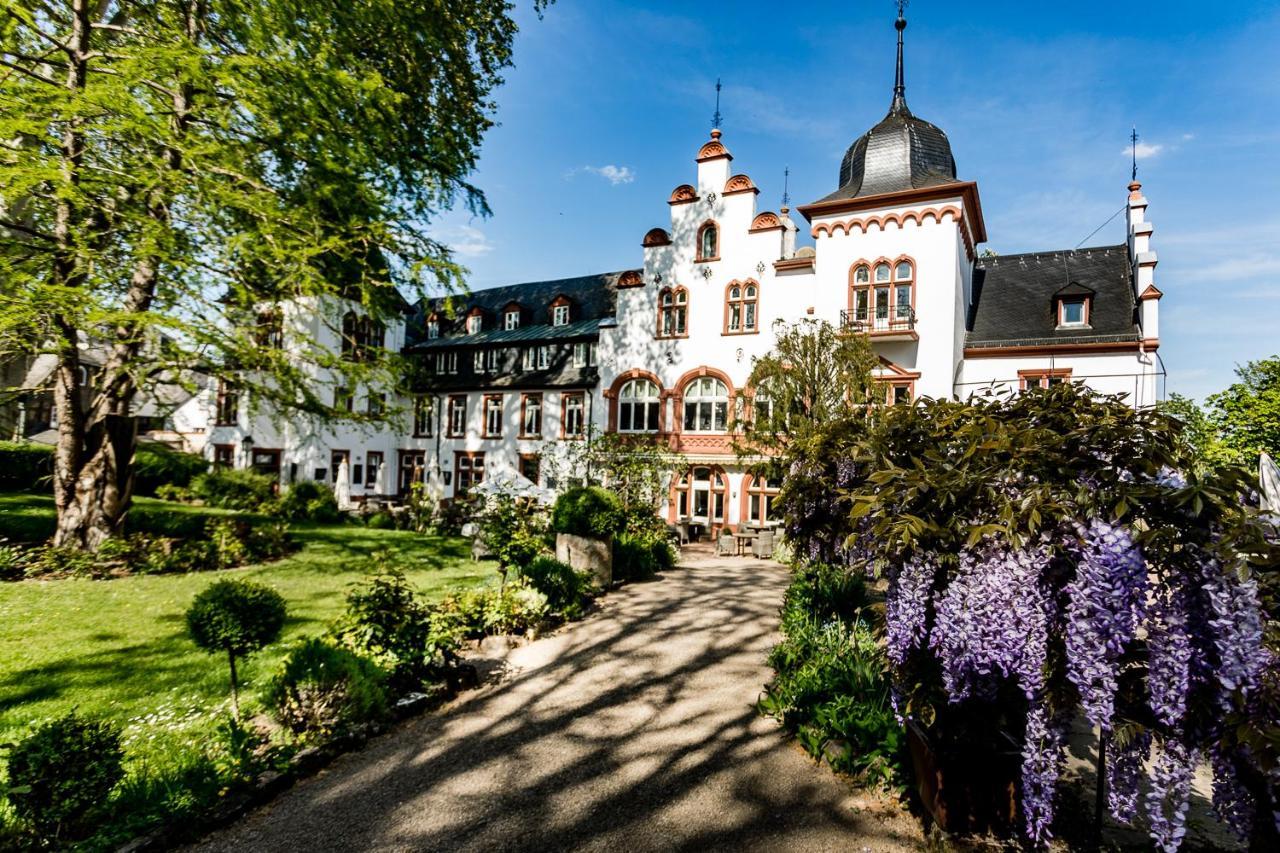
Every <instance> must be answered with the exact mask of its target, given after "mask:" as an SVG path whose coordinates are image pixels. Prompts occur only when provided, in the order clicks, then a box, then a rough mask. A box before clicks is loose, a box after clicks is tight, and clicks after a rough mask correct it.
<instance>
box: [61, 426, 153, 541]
mask: <svg viewBox="0 0 1280 853" xmlns="http://www.w3.org/2000/svg"><path fill="white" fill-rule="evenodd" d="M136 426H137V421H136V420H135V419H134V418H132V417H128V416H125V415H107V416H106V417H103V418H102V419H100V420H98V421H97V422H96V423H94V424H93V425H91V426H90V427H88V428H87V429H84V430H77V431H76V432H80V434H81V435H83V445H82V447H81V449H80V452H79V454H78V457H79V458H78V460H77V461H78V463H79V464H78V465H75V466H74V468H75V470H74V472H72V471H71V470H69V468H70V467H71V466H63V465H62V464H60V463H61V462H62V457H63V456H64V450H65V451H66V455H71V454H70V451H71V450H72V448H71V447H65V448H64V445H65V444H66V443H67V436H68V433H70V432H72V431H70V430H63V429H61V428H59V431H58V432H59V435H58V453H57V460H56V461H57V462H58V463H59V464H57V465H56V466H55V467H56V474H55V480H56V481H58V483H59V486H61V487H62V488H59V489H58V491H57V493H56V497H57V499H58V500H57V503H58V526H57V531H56V532H55V533H54V537H53V544H55V545H58V546H68V547H76V548H81V549H86V550H90V551H94V550H97V549H98V547H99V546H101V545H102V543H103V542H105V541H106V540H108V539H110V538H112V537H113V536H116V535H117V534H118V533H119V532H120V529H121V527H122V526H123V524H124V519H125V514H126V513H127V512H128V511H129V503H130V501H131V499H132V497H133V449H134V445H135V443H136V441H137V429H136Z"/></svg>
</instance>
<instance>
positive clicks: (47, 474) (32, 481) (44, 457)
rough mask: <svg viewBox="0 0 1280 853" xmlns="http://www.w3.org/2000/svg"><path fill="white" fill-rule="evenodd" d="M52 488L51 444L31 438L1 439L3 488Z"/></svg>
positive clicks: (17, 490) (2, 489)
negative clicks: (37, 442) (27, 439)
mask: <svg viewBox="0 0 1280 853" xmlns="http://www.w3.org/2000/svg"><path fill="white" fill-rule="evenodd" d="M52 490H53V448H52V447H50V446H49V445H47V444H35V443H33V442H30V441H0V492H50V491H52Z"/></svg>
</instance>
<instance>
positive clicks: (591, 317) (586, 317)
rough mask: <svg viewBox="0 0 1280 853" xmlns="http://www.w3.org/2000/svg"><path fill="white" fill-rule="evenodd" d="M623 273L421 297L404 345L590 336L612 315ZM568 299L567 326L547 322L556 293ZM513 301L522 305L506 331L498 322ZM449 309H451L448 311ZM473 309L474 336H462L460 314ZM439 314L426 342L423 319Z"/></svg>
mask: <svg viewBox="0 0 1280 853" xmlns="http://www.w3.org/2000/svg"><path fill="white" fill-rule="evenodd" d="M621 275H622V271H619V272H610V273H598V274H596V275H584V276H576V277H574V278H558V279H552V280H550V281H531V282H525V283H523V284H509V285H504V286H502V287H491V288H486V289H484V290H473V291H471V292H470V293H464V294H458V295H455V296H449V297H439V298H436V299H431V300H424V301H423V302H422V303H420V304H419V305H418V310H417V312H416V314H415V317H414V321H413V322H412V323H411V324H410V331H409V341H408V344H409V348H410V349H425V348H435V347H440V346H449V345H458V344H467V345H470V344H479V343H501V342H505V341H532V340H555V339H563V338H569V337H581V336H585V335H590V334H591V333H593V332H594V331H595V329H596V328H598V327H599V323H600V321H601V320H603V319H605V318H607V317H613V316H614V313H615V311H616V308H617V301H618V300H617V284H618V277H619V276H621ZM561 294H563V295H565V296H567V297H568V298H569V299H570V301H571V307H570V311H569V317H570V320H571V322H570V323H569V324H568V325H566V326H552V325H551V323H550V305H551V303H552V301H553V300H555V298H556V297H557V296H560V295H561ZM512 302H517V303H519V304H520V307H521V308H522V313H523V316H522V317H521V321H520V328H519V329H513V330H512V331H510V332H507V331H505V330H503V329H501V328H500V327H499V326H498V323H499V322H501V321H500V315H501V312H502V309H503V308H505V307H506V306H507V305H509V304H511V303H512ZM450 308H451V309H452V310H451V311H450V310H449V309H450ZM473 308H479V309H480V310H481V311H482V312H483V315H484V329H483V331H481V332H480V333H479V334H475V335H467V334H465V327H464V318H465V317H466V316H467V314H468V313H470V312H471V310H472V309H473ZM432 312H436V313H438V314H439V315H441V320H440V323H441V328H440V337H439V338H436V339H433V340H427V337H426V318H427V317H428V316H429V315H430V314H431V313H432Z"/></svg>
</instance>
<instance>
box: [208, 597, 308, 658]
mask: <svg viewBox="0 0 1280 853" xmlns="http://www.w3.org/2000/svg"><path fill="white" fill-rule="evenodd" d="M285 614H286V608H285V602H284V598H282V597H281V595H280V593H278V592H276V591H275V590H273V589H271V588H270V587H268V586H263V585H262V584H259V583H254V582H253V581H243V580H220V581H216V582H214V583H212V584H210V585H209V586H208V587H206V588H205V590H204V591H203V592H201V593H200V594H199V595H197V596H196V597H195V600H193V601H192V602H191V606H190V607H189V608H187V613H186V621H187V630H188V632H189V633H190V634H191V639H192V641H193V642H194V643H195V644H196V645H197V646H199V647H200V648H202V649H204V650H205V651H206V652H228V653H230V654H232V655H237V656H238V655H247V654H251V653H253V652H256V651H258V650H259V649H261V648H262V647H263V646H266V645H268V644H270V643H273V642H275V640H276V638H277V637H279V636H280V630H281V629H282V628H283V627H284V620H285Z"/></svg>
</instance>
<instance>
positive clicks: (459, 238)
mask: <svg viewBox="0 0 1280 853" xmlns="http://www.w3.org/2000/svg"><path fill="white" fill-rule="evenodd" d="M432 236H433V237H434V238H435V239H437V240H439V241H440V242H441V243H444V244H445V245H446V246H448V247H449V248H450V250H452V251H453V253H454V254H455V255H459V256H461V257H464V258H478V257H480V256H481V255H487V254H489V253H490V252H492V251H493V250H494V245H493V244H492V243H490V242H489V236H488V235H487V234H485V233H484V232H483V231H481V230H480V229H479V228H476V227H474V226H471V225H458V226H455V227H453V228H445V229H442V230H440V231H438V232H436V233H435V234H433V235H432Z"/></svg>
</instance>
